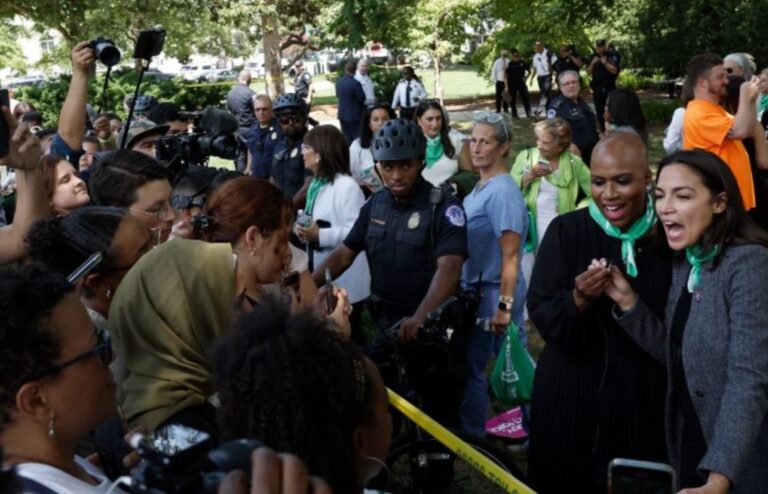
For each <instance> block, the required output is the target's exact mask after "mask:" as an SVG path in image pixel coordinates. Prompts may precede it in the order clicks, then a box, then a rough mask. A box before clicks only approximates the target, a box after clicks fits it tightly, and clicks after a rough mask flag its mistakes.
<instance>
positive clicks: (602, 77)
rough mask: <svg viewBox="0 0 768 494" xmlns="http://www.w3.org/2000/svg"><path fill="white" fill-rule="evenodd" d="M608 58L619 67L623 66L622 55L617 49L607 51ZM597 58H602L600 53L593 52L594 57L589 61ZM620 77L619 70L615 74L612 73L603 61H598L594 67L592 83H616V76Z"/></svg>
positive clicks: (609, 61)
mask: <svg viewBox="0 0 768 494" xmlns="http://www.w3.org/2000/svg"><path fill="white" fill-rule="evenodd" d="M605 57H606V60H607V61H608V63H609V64H611V65H613V66H614V67H616V68H617V69H620V68H621V57H620V56H619V54H618V53H617V52H615V51H609V52H606V53H605ZM595 58H600V55H598V54H597V53H593V54H592V57H590V59H589V63H592V60H594V59H595ZM617 77H618V72H616V73H615V74H611V73H610V72H608V69H606V68H605V65H604V64H603V63H601V62H599V61H598V62H597V63H596V64H595V66H594V67H593V68H592V82H591V83H590V85H592V86H595V85H602V84H614V83H615V82H616V78H617Z"/></svg>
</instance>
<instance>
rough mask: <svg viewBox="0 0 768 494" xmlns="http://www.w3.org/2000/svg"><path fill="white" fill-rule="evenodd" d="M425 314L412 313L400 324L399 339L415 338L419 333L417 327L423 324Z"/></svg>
mask: <svg viewBox="0 0 768 494" xmlns="http://www.w3.org/2000/svg"><path fill="white" fill-rule="evenodd" d="M426 319H427V318H426V316H420V315H418V314H414V315H413V316H411V317H409V318H408V319H406V320H405V321H403V323H402V324H401V325H400V341H402V342H408V341H412V340H415V339H416V336H418V334H419V328H420V327H421V326H422V325H423V324H424V321H425V320H426Z"/></svg>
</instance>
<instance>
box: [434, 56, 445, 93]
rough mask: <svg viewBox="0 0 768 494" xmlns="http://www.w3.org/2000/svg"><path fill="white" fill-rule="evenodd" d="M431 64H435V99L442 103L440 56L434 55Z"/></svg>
mask: <svg viewBox="0 0 768 494" xmlns="http://www.w3.org/2000/svg"><path fill="white" fill-rule="evenodd" d="M432 62H433V63H434V64H435V98H437V99H439V100H440V103H442V102H443V79H442V77H443V76H442V72H441V71H440V62H441V58H440V55H439V54H437V53H435V56H434V57H433V60H432Z"/></svg>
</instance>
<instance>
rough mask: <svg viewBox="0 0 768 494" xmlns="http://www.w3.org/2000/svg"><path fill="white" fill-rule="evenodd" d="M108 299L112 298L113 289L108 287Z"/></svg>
mask: <svg viewBox="0 0 768 494" xmlns="http://www.w3.org/2000/svg"><path fill="white" fill-rule="evenodd" d="M107 300H112V289H111V288H107Z"/></svg>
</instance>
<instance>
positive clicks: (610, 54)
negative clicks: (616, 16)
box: [587, 39, 621, 132]
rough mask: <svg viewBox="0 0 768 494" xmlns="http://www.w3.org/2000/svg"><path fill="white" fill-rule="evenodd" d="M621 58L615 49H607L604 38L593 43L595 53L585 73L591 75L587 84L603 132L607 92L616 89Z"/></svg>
mask: <svg viewBox="0 0 768 494" xmlns="http://www.w3.org/2000/svg"><path fill="white" fill-rule="evenodd" d="M620 64H621V58H620V57H619V53H618V52H617V51H615V50H610V51H608V49H607V47H606V42H605V40H604V39H599V40H597V42H596V43H595V53H593V54H592V57H591V58H590V59H589V65H587V73H588V74H589V75H590V76H592V82H590V84H589V86H590V87H591V88H592V97H593V99H594V101H595V112H596V113H597V120H598V122H600V131H601V132H605V117H604V116H603V114H604V112H605V103H606V101H608V94H610V92H611V91H613V90H614V89H616V78H617V77H618V76H619V70H620V69H621V67H620Z"/></svg>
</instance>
